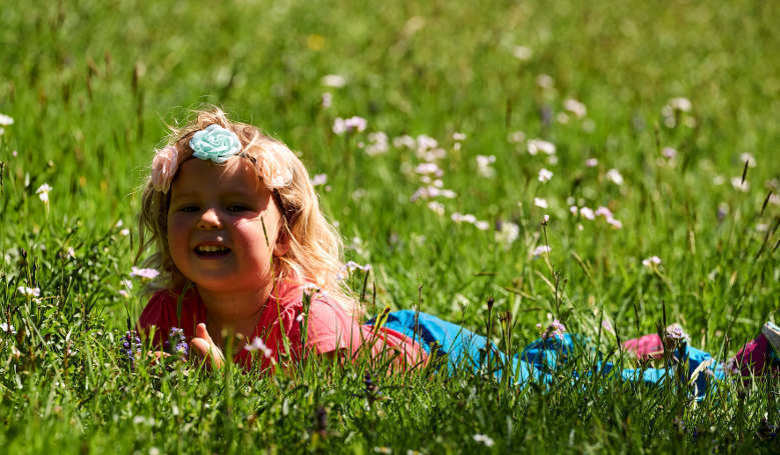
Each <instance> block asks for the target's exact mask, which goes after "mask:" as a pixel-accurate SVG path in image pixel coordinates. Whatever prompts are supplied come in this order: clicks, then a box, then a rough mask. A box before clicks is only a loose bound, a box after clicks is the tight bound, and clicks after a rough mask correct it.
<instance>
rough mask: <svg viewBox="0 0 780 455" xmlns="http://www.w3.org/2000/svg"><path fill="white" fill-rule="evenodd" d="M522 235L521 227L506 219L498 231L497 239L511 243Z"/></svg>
mask: <svg viewBox="0 0 780 455" xmlns="http://www.w3.org/2000/svg"><path fill="white" fill-rule="evenodd" d="M519 235H520V227H519V226H518V225H517V224H515V223H512V222H511V221H504V222H502V223H501V227H500V229H499V230H498V231H496V241H498V242H503V243H506V244H507V245H509V244H511V243H512V242H514V241H515V240H517V237H518V236H519Z"/></svg>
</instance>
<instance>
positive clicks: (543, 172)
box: [539, 168, 553, 183]
mask: <svg viewBox="0 0 780 455" xmlns="http://www.w3.org/2000/svg"><path fill="white" fill-rule="evenodd" d="M552 176H553V173H552V172H551V171H548V170H547V169H545V168H541V169H539V181H540V182H542V183H544V182H549V181H550V179H551V178H552Z"/></svg>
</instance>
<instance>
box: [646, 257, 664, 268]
mask: <svg viewBox="0 0 780 455" xmlns="http://www.w3.org/2000/svg"><path fill="white" fill-rule="evenodd" d="M642 265H643V266H645V267H647V268H653V267H657V266H659V265H661V258H659V257H658V256H650V257H649V258H647V259H642Z"/></svg>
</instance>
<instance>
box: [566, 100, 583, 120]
mask: <svg viewBox="0 0 780 455" xmlns="http://www.w3.org/2000/svg"><path fill="white" fill-rule="evenodd" d="M563 108H564V109H566V110H567V111H569V112H571V113H572V114H574V115H575V116H577V117H578V118H582V117H585V115H586V114H587V113H588V109H587V108H586V107H585V104H583V103H581V102H579V101H577V100H575V99H572V98H568V99H566V100H564V101H563Z"/></svg>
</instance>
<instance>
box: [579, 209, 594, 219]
mask: <svg viewBox="0 0 780 455" xmlns="http://www.w3.org/2000/svg"><path fill="white" fill-rule="evenodd" d="M580 215H582V217H583V218H585V219H586V220H595V219H596V214H595V213H594V212H593V209H591V208H589V207H580Z"/></svg>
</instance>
